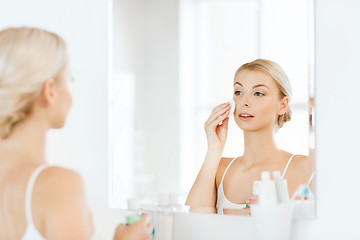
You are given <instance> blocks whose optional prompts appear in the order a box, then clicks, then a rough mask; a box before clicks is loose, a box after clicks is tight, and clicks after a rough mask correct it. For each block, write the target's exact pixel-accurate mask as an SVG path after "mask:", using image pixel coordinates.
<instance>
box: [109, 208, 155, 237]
mask: <svg viewBox="0 0 360 240" xmlns="http://www.w3.org/2000/svg"><path fill="white" fill-rule="evenodd" d="M151 231H152V225H151V223H150V217H149V215H148V214H146V213H144V214H143V215H142V217H141V219H140V220H138V221H136V222H134V223H133V224H131V225H129V226H124V225H123V224H120V225H119V226H117V228H116V230H115V235H114V240H150V233H151Z"/></svg>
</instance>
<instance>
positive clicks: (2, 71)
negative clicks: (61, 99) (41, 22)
mask: <svg viewBox="0 0 360 240" xmlns="http://www.w3.org/2000/svg"><path fill="white" fill-rule="evenodd" d="M67 62H68V55H67V50H66V43H65V41H64V40H63V39H62V38H61V37H59V36H58V35H56V34H55V33H52V32H49V31H46V30H41V29H37V28H28V27H20V28H7V29H4V30H2V31H1V32H0V139H3V138H6V137H7V136H8V135H9V134H10V133H11V130H12V129H13V127H14V126H15V125H16V124H17V123H19V122H21V121H22V120H24V119H25V118H26V117H27V116H28V115H29V114H30V113H31V110H32V107H33V103H34V100H35V99H36V97H37V96H38V94H40V92H41V89H42V85H43V83H44V82H45V81H46V80H48V79H51V78H53V79H54V80H55V79H56V77H57V76H58V74H59V73H60V72H61V70H62V69H63V68H64V66H65V65H66V63H67Z"/></svg>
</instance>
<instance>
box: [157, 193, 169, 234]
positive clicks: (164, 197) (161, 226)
mask: <svg viewBox="0 0 360 240" xmlns="http://www.w3.org/2000/svg"><path fill="white" fill-rule="evenodd" d="M172 221H173V217H172V211H171V208H170V207H169V195H168V194H165V193H160V194H158V206H157V209H156V215H155V240H171V239H172Z"/></svg>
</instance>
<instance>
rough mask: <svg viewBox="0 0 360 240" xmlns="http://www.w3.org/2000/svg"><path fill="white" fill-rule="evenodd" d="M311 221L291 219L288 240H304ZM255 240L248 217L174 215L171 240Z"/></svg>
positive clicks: (251, 221)
mask: <svg viewBox="0 0 360 240" xmlns="http://www.w3.org/2000/svg"><path fill="white" fill-rule="evenodd" d="M310 221H313V220H312V219H293V220H292V229H291V237H290V240H300V239H301V240H306V239H308V237H307V232H308V231H307V228H308V227H309V225H310V224H308V223H309V222H310ZM242 238H243V239H247V240H253V239H254V240H255V228H254V223H253V219H252V218H251V217H250V216H236V215H219V214H199V213H175V214H174V222H173V240H184V239H186V240H199V239H207V240H219V239H226V240H239V239H242Z"/></svg>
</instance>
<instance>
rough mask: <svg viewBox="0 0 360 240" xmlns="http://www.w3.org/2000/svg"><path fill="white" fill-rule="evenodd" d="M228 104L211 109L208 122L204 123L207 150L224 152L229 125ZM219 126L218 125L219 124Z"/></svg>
mask: <svg viewBox="0 0 360 240" xmlns="http://www.w3.org/2000/svg"><path fill="white" fill-rule="evenodd" d="M229 111H230V104H229V103H223V104H220V105H218V106H216V107H215V108H213V110H212V112H211V114H210V116H209V118H208V120H207V121H206V122H205V126H204V128H205V132H206V136H207V142H208V150H210V151H211V150H214V151H220V152H221V153H220V154H222V151H223V150H224V146H225V142H226V137H227V130H228V124H229V118H228V117H229ZM221 122H222V124H221V125H219V123H221Z"/></svg>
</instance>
